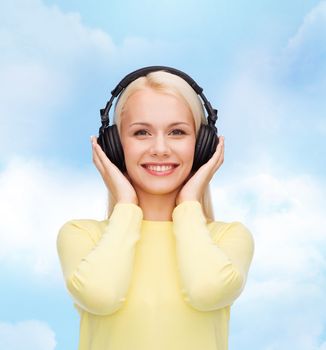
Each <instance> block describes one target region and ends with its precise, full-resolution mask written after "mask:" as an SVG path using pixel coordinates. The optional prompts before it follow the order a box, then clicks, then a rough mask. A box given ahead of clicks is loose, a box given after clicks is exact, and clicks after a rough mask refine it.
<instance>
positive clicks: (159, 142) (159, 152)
mask: <svg viewBox="0 0 326 350" xmlns="http://www.w3.org/2000/svg"><path fill="white" fill-rule="evenodd" d="M150 153H151V155H155V156H159V157H160V156H165V157H166V156H169V155H170V153H171V149H170V145H169V141H168V140H167V138H166V137H165V136H164V135H157V136H156V137H154V138H153V142H152V145H151V149H150Z"/></svg>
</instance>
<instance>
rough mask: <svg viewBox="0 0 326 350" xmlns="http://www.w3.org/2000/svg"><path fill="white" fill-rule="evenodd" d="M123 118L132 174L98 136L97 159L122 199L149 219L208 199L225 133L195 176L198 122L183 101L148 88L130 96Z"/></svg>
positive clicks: (109, 185) (160, 218) (168, 217)
mask: <svg viewBox="0 0 326 350" xmlns="http://www.w3.org/2000/svg"><path fill="white" fill-rule="evenodd" d="M121 118H122V119H121V133H120V139H121V143H122V146H123V149H124V154H125V162H126V168H127V173H126V174H122V173H121V172H120V170H119V169H118V168H117V167H116V166H115V165H114V164H113V163H112V162H111V161H110V160H109V159H108V158H107V156H106V155H105V153H104V152H103V151H102V149H101V147H100V146H99V145H98V144H97V142H96V137H95V136H93V137H92V138H91V141H92V147H93V162H94V164H95V166H96V167H97V169H98V170H99V172H100V174H101V176H102V178H103V180H104V183H105V185H106V186H107V188H108V189H109V190H110V191H111V193H112V195H113V196H114V197H115V199H116V200H117V202H120V203H126V202H127V203H134V204H137V205H139V206H140V207H141V208H142V210H143V215H144V219H145V220H156V221H165V220H168V221H170V220H172V211H173V209H174V208H175V206H176V205H178V204H180V203H181V202H183V201H186V200H196V201H199V200H200V198H201V197H202V195H203V192H204V190H205V188H206V186H207V185H208V183H209V181H210V180H211V178H212V177H213V175H214V173H215V172H216V171H217V170H218V168H219V167H220V166H221V164H222V163H223V161H224V137H223V136H220V142H219V144H218V146H217V149H216V152H215V153H214V155H213V157H212V158H211V159H210V160H209V161H208V162H207V163H206V164H204V165H203V166H201V167H200V168H199V169H198V170H197V172H196V173H195V174H192V173H191V168H192V163H193V156H194V149H195V143H196V135H195V126H194V120H193V117H192V114H191V111H190V109H189V108H188V106H187V105H186V104H185V102H184V101H183V100H182V99H180V98H177V97H176V96H173V95H170V94H165V93H161V92H157V91H155V90H153V89H151V88H146V89H144V90H140V91H137V92H135V93H134V94H132V95H131V96H130V97H129V98H128V100H127V102H126V104H125V106H124V109H123V113H122V116H121ZM176 123H178V124H176ZM157 165H165V166H167V167H165V168H157V167H156V166H157ZM162 170H163V171H162ZM164 170H166V171H164Z"/></svg>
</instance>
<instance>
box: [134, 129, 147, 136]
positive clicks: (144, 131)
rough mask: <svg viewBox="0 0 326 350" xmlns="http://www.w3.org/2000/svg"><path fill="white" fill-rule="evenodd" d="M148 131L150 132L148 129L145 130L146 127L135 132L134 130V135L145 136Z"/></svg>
mask: <svg viewBox="0 0 326 350" xmlns="http://www.w3.org/2000/svg"><path fill="white" fill-rule="evenodd" d="M146 133H148V131H147V130H145V129H141V130H137V131H135V132H134V136H145V135H146Z"/></svg>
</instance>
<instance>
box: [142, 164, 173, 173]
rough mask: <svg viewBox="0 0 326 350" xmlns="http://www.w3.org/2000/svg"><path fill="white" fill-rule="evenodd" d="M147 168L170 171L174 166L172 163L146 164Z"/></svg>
mask: <svg viewBox="0 0 326 350" xmlns="http://www.w3.org/2000/svg"><path fill="white" fill-rule="evenodd" d="M146 168H147V169H149V170H153V171H162V172H163V171H168V170H171V169H172V168H173V166H172V165H146Z"/></svg>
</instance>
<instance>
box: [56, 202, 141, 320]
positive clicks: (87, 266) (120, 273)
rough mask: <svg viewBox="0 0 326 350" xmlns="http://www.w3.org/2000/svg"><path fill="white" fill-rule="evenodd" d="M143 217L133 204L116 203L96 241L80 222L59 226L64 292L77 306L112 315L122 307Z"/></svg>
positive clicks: (96, 312) (59, 249) (58, 242)
mask: <svg viewBox="0 0 326 350" xmlns="http://www.w3.org/2000/svg"><path fill="white" fill-rule="evenodd" d="M142 217H143V213H142V210H141V208H140V207H139V206H137V205H136V204H133V203H117V204H116V205H115V207H114V210H113V212H112V214H111V217H110V220H109V221H108V224H107V226H105V230H104V232H103V234H102V236H101V237H100V239H99V240H98V241H97V242H96V241H94V238H92V235H91V233H92V232H90V229H91V228H90V227H89V226H90V225H88V227H87V225H86V226H85V224H84V225H83V220H79V221H78V220H76V221H74V220H71V221H68V222H67V223H65V224H64V225H63V226H62V227H61V229H60V230H59V234H58V237H57V251H58V255H59V259H60V263H61V267H62V271H63V275H64V279H65V282H66V286H67V289H68V291H69V292H70V294H71V296H72V297H73V299H74V302H75V303H76V304H77V306H79V307H80V308H82V309H84V310H86V311H88V312H90V313H93V314H97V315H108V314H111V313H113V312H115V311H116V310H118V309H119V308H120V307H121V306H122V304H123V303H124V301H125V300H126V294H127V290H128V287H129V284H130V280H131V274H132V270H133V262H134V255H135V245H136V242H137V241H138V240H139V238H140V228H141V222H142ZM85 221H87V220H84V222H85ZM93 237H94V234H93Z"/></svg>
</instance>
